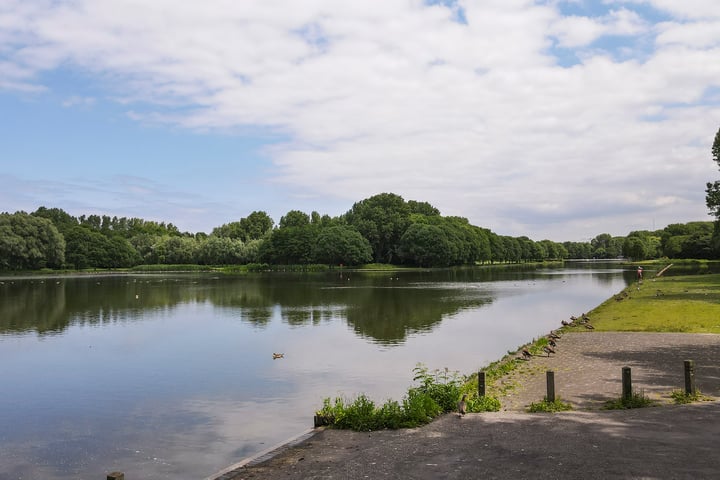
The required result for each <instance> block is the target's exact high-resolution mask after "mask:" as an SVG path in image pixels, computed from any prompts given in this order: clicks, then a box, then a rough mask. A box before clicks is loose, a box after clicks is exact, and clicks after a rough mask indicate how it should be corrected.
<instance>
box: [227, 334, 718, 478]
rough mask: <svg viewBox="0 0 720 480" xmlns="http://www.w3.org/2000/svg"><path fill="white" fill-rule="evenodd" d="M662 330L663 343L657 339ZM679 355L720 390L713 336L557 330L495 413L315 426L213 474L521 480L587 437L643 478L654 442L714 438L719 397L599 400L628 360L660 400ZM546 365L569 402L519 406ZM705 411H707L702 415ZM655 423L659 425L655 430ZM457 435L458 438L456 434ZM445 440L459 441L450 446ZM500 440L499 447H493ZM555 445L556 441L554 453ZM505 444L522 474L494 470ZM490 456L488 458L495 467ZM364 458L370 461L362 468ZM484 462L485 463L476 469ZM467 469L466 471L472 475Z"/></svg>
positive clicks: (707, 385) (675, 378)
mask: <svg viewBox="0 0 720 480" xmlns="http://www.w3.org/2000/svg"><path fill="white" fill-rule="evenodd" d="M661 337H662V338H663V341H662V342H658V339H659V338H661ZM561 342H562V343H561ZM686 356H690V357H694V360H695V361H696V363H697V365H698V368H697V385H698V388H699V390H700V391H701V392H702V393H703V394H706V395H711V396H713V397H718V396H720V366H719V365H717V362H716V361H714V359H716V358H720V334H696V333H624V332H576V333H575V332H571V333H565V334H563V337H562V339H561V340H559V342H558V353H557V355H554V356H550V357H540V356H538V357H536V358H533V359H531V360H530V361H529V362H524V364H523V365H522V367H521V368H523V367H525V370H526V371H524V372H521V373H522V374H523V375H526V376H525V377H523V378H522V380H523V382H524V383H519V384H518V387H517V388H516V389H513V390H512V391H511V393H510V395H509V398H511V400H507V399H505V400H504V401H503V400H501V401H503V407H504V408H503V410H502V411H500V412H490V413H471V414H467V415H465V417H463V418H458V417H457V415H456V414H445V415H442V416H441V417H439V418H437V419H435V420H434V421H432V422H431V423H430V424H428V425H424V426H422V427H419V428H414V429H404V430H380V431H374V432H354V431H349V430H336V429H326V430H320V431H316V432H313V434H312V435H310V436H309V437H308V438H307V439H305V440H303V441H301V442H298V443H296V444H294V445H291V446H287V447H285V448H281V449H279V450H275V451H274V452H271V453H272V455H269V456H268V458H264V459H262V460H261V461H259V462H257V463H252V464H249V463H248V464H246V465H244V466H241V467H239V468H237V469H235V470H233V471H229V472H227V473H226V475H225V476H224V477H221V478H218V479H213V480H246V479H260V478H262V479H270V480H274V479H281V478H282V479H295V478H297V479H301V478H316V479H326V478H327V479H330V478H346V479H355V478H358V479H360V478H367V475H370V477H369V478H377V477H378V474H377V472H383V475H381V476H385V477H387V478H398V477H397V475H400V476H403V477H404V478H428V479H430V478H437V473H438V472H434V473H433V467H435V466H438V467H440V466H442V467H443V472H455V474H446V475H443V477H444V478H467V477H468V476H473V477H474V478H480V477H486V476H489V477H490V478H508V479H510V478H522V475H523V472H524V473H525V474H527V475H529V474H530V473H531V472H535V474H534V476H538V475H537V472H538V471H539V469H540V468H542V467H543V466H545V463H546V462H547V461H548V458H561V459H563V463H564V464H568V463H570V462H569V460H568V458H567V455H565V454H566V453H567V451H565V450H562V449H566V448H567V447H568V445H574V446H573V450H575V449H576V447H577V448H583V445H584V444H585V443H586V441H588V443H589V444H588V445H586V447H587V448H588V449H602V450H606V451H613V452H615V453H613V455H614V456H616V457H617V458H615V457H613V458H615V460H617V461H618V462H625V463H626V464H627V463H629V464H634V463H637V466H636V467H635V468H636V469H637V471H636V474H635V475H631V476H648V474H649V473H650V470H651V468H655V467H657V466H658V463H657V462H656V460H654V459H655V458H656V456H657V455H656V454H655V453H654V451H655V450H654V449H661V448H666V447H667V444H672V443H673V442H675V441H677V445H676V448H677V449H678V451H689V449H690V448H691V447H692V448H697V449H701V448H705V447H704V446H703V445H706V444H707V445H712V444H713V439H717V436H718V435H719V434H720V425H718V424H717V422H714V421H709V419H710V418H712V415H716V414H717V412H720V401H718V400H713V401H708V402H699V403H695V404H689V405H669V404H667V401H665V402H664V403H666V404H664V405H662V406H660V407H657V408H640V409H633V410H599V406H600V405H601V404H602V402H603V400H607V399H609V398H613V397H614V398H617V397H619V396H620V393H621V378H620V374H621V369H622V367H624V366H626V365H630V366H631V367H632V368H633V370H634V372H633V384H634V385H635V386H637V388H638V389H640V390H642V391H644V392H645V393H646V394H648V396H650V397H651V398H653V399H656V400H658V401H661V400H663V399H665V400H667V398H666V394H669V392H670V390H671V389H673V388H675V389H678V388H682V376H683V371H682V361H683V360H684V359H685V357H686ZM678 363H679V364H678ZM549 368H552V369H553V370H554V371H555V372H556V376H555V378H556V381H557V386H556V389H557V392H558V394H559V397H560V398H562V399H563V401H569V402H570V403H572V404H573V406H574V408H575V410H574V411H570V412H563V413H555V414H538V413H534V414H531V413H525V412H524V406H525V405H526V403H528V402H532V401H540V400H541V399H542V395H543V391H544V387H545V376H544V375H539V374H538V373H539V372H540V371H541V370H543V369H549ZM518 371H520V369H518ZM518 380H519V379H518ZM508 401H510V402H512V405H513V406H512V408H511V407H510V406H509V404H506V403H505V402H508ZM578 407H580V408H578ZM708 411H709V412H712V413H709V414H708V413H705V412H708ZM699 412H700V413H699ZM468 425H474V426H473V427H468ZM598 426H602V428H600V427H598ZM550 427H552V429H553V435H554V437H553V441H552V442H547V440H546V438H545V437H544V436H543V431H544V429H547V428H550ZM585 428H588V429H592V435H593V437H592V439H591V440H588V439H587V438H584V437H576V436H575V435H577V433H576V432H575V430H576V429H585ZM653 429H659V431H657V432H654V433H653ZM668 429H669V430H668ZM683 429H690V431H691V432H692V433H688V434H692V435H694V437H693V439H692V443H693V445H694V446H690V445H686V442H687V438H684V437H682V436H680V435H676V436H670V437H667V436H665V437H663V435H662V432H667V431H673V432H679V431H680V430H683ZM615 431H622V432H624V433H622V434H620V436H619V437H618V436H617V435H619V434H615V433H613V432H615ZM457 435H459V436H460V438H459V439H458V438H455V436H457ZM633 437H641V438H642V440H643V441H644V442H645V444H643V447H642V451H638V452H636V454H635V456H634V457H633V458H632V459H628V457H627V456H626V454H627V451H628V449H632V448H637V447H636V446H635V445H634V443H633V442H637V441H638V439H637V438H636V439H633ZM447 442H458V443H453V445H454V447H453V449H448V448H447V446H448V445H447ZM564 442H565V443H564ZM648 442H650V443H648ZM653 442H659V443H658V445H655V444H654V443H653ZM703 442H705V443H703ZM498 443H499V444H502V445H503V447H502V448H500V447H499V446H498V445H497V444H498ZM559 446H562V449H561V450H560V451H556V450H557V448H558V447H559ZM515 447H517V448H515ZM496 448H497V449H498V450H497V452H495V453H494V454H493V455H485V454H484V455H483V460H482V461H483V464H476V462H477V460H473V459H476V458H477V457H478V455H480V452H483V451H486V450H488V449H489V450H494V449H496ZM508 449H510V450H513V451H512V457H513V458H518V459H521V458H524V455H526V452H540V453H538V457H537V458H534V459H533V462H534V463H533V462H530V463H529V464H528V469H527V470H523V472H513V471H510V470H508V471H502V472H501V470H502V469H500V468H499V466H500V465H505V464H506V462H507V460H508V457H507V456H508V455H510V453H508ZM419 452H425V453H424V455H426V456H422V455H418V454H419ZM486 453H487V452H486ZM669 458H671V457H669ZM715 458H716V456H714V455H712V456H711V458H705V459H703V461H702V462H700V463H699V464H698V465H695V466H694V467H693V468H697V469H699V470H697V471H695V473H693V475H690V476H688V475H685V474H678V475H677V476H678V477H681V478H692V477H693V476H694V477H696V478H708V477H703V475H707V474H708V472H709V471H711V470H712V471H717V469H718V468H720V458H718V459H715ZM611 460H612V459H611ZM584 461H586V462H587V461H589V460H588V459H585V460H584ZM492 462H495V466H494V467H493V466H492ZM556 464H557V463H556ZM370 466H372V467H373V468H372V469H369V468H370ZM487 467H491V469H490V470H478V469H482V468H487ZM577 468H580V466H577ZM597 468H600V466H598V467H597ZM668 469H670V470H668ZM668 471H673V470H672V465H667V464H665V465H664V466H662V468H661V469H660V470H658V472H660V473H663V472H664V474H665V475H667V472H668ZM369 472H370V473H369ZM470 472H474V473H472V475H470ZM586 473H587V472H583V475H582V476H584V477H585V478H627V476H625V475H624V474H616V475H613V474H608V472H607V471H599V473H598V472H596V475H595V476H593V475H586ZM579 474H580V471H579V470H571V471H565V472H564V473H563V472H560V471H554V472H552V474H551V475H550V476H547V475H546V476H543V475H540V478H577V476H578V475H579ZM477 475H479V476H477ZM518 475H519V476H518ZM603 475H606V476H603ZM660 477H662V475H660ZM660 477H658V478H660Z"/></svg>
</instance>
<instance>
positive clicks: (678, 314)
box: [471, 268, 720, 397]
mask: <svg viewBox="0 0 720 480" xmlns="http://www.w3.org/2000/svg"><path fill="white" fill-rule="evenodd" d="M659 270H660V268H658V271H659ZM581 313H582V312H575V315H576V316H580V314H581ZM587 315H588V317H589V318H590V324H591V325H592V326H593V327H594V331H605V332H609V331H615V332H618V331H620V332H680V333H683V332H684V333H718V334H720V274H708V275H687V276H675V277H664V276H663V277H658V278H650V277H647V276H646V278H645V280H643V282H642V283H640V284H638V283H637V282H634V283H632V284H631V285H629V286H628V287H626V288H625V289H623V290H622V291H620V292H617V294H615V295H613V296H612V297H611V298H609V299H607V300H606V301H604V302H603V303H601V304H600V305H599V306H597V307H596V308H595V309H593V310H591V311H590V312H587ZM561 320H566V321H570V318H569V314H568V318H565V319H562V318H559V319H558V324H559V323H560V321H561ZM556 331H557V332H558V333H560V334H563V333H565V332H573V331H586V329H585V327H583V326H581V325H578V326H575V327H563V328H559V329H558V330H556ZM548 333H549V332H548ZM547 343H548V339H547V338H544V337H542V338H539V339H536V340H533V341H532V342H531V343H529V344H527V345H523V346H521V347H519V348H518V349H517V351H514V352H508V354H507V355H506V356H505V357H503V358H502V359H501V360H499V361H497V362H493V363H492V364H490V365H488V366H487V367H485V368H484V369H483V370H484V371H485V372H486V376H487V388H488V392H489V394H490V395H494V396H498V397H499V396H502V395H504V394H505V393H507V392H508V391H509V390H512V389H514V388H516V387H517V384H516V383H515V380H514V378H513V375H511V373H512V372H513V371H514V370H515V369H517V368H518V367H519V366H521V365H523V366H526V363H525V361H523V360H522V359H521V358H522V355H521V352H522V350H523V349H527V350H528V351H529V352H530V353H532V354H538V353H541V352H542V347H543V346H545V345H547ZM537 373H538V374H540V373H542V372H541V371H538V372H537ZM472 381H473V380H471V382H472ZM474 384H475V386H476V385H477V380H474Z"/></svg>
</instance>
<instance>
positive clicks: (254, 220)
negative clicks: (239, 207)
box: [240, 211, 275, 242]
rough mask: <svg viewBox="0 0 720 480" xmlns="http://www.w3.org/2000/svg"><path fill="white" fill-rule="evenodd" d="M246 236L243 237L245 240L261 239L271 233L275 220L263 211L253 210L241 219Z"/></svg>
mask: <svg viewBox="0 0 720 480" xmlns="http://www.w3.org/2000/svg"><path fill="white" fill-rule="evenodd" d="M240 224H241V225H242V228H243V230H244V231H245V237H244V238H241V240H242V241H243V242H248V241H250V240H259V239H261V238H263V237H264V236H265V235H267V234H268V233H270V231H271V230H272V228H273V225H274V224H275V222H274V221H273V219H272V218H270V217H269V216H268V214H267V213H265V212H263V211H257V212H252V213H251V214H250V215H248V216H247V217H246V218H243V219H242V220H240Z"/></svg>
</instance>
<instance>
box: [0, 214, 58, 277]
mask: <svg viewBox="0 0 720 480" xmlns="http://www.w3.org/2000/svg"><path fill="white" fill-rule="evenodd" d="M64 263H65V240H64V238H63V236H62V235H61V234H60V232H59V231H58V229H57V227H55V225H53V223H52V221H50V220H48V219H47V218H41V217H35V216H32V215H29V214H27V213H25V212H16V213H14V214H9V213H2V214H0V269H13V270H16V269H28V270H37V269H39V268H45V267H49V268H59V267H61V266H62V265H63V264H64Z"/></svg>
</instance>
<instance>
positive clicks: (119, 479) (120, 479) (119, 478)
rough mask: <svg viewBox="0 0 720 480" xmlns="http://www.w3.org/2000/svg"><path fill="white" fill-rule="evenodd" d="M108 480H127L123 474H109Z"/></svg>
mask: <svg viewBox="0 0 720 480" xmlns="http://www.w3.org/2000/svg"><path fill="white" fill-rule="evenodd" d="M107 480H125V474H124V473H122V472H112V473H108V476H107Z"/></svg>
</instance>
